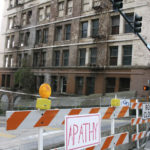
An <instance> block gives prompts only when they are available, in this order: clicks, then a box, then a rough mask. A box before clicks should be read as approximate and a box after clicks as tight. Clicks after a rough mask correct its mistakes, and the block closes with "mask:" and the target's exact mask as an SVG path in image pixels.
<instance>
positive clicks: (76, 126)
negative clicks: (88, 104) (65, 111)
mask: <svg viewBox="0 0 150 150" xmlns="http://www.w3.org/2000/svg"><path fill="white" fill-rule="evenodd" d="M100 141H101V118H100V114H88V115H75V116H66V117H65V149H66V150H73V149H83V148H87V147H91V146H95V145H98V144H100Z"/></svg>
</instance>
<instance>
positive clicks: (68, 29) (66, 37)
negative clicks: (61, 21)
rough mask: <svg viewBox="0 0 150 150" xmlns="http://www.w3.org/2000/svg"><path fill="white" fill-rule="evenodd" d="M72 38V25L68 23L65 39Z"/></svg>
mask: <svg viewBox="0 0 150 150" xmlns="http://www.w3.org/2000/svg"><path fill="white" fill-rule="evenodd" d="M70 38H71V25H70V24H68V25H66V26H65V40H70Z"/></svg>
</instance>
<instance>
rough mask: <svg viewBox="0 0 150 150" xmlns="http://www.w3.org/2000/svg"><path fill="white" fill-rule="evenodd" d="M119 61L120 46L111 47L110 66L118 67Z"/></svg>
mask: <svg viewBox="0 0 150 150" xmlns="http://www.w3.org/2000/svg"><path fill="white" fill-rule="evenodd" d="M117 61H118V46H111V47H110V58H109V65H110V66H117Z"/></svg>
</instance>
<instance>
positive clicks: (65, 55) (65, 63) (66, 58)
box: [63, 50, 69, 66]
mask: <svg viewBox="0 0 150 150" xmlns="http://www.w3.org/2000/svg"><path fill="white" fill-rule="evenodd" d="M68 64H69V50H64V51H63V66H68Z"/></svg>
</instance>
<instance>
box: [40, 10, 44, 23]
mask: <svg viewBox="0 0 150 150" xmlns="http://www.w3.org/2000/svg"><path fill="white" fill-rule="evenodd" d="M43 20H44V8H39V21H43Z"/></svg>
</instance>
